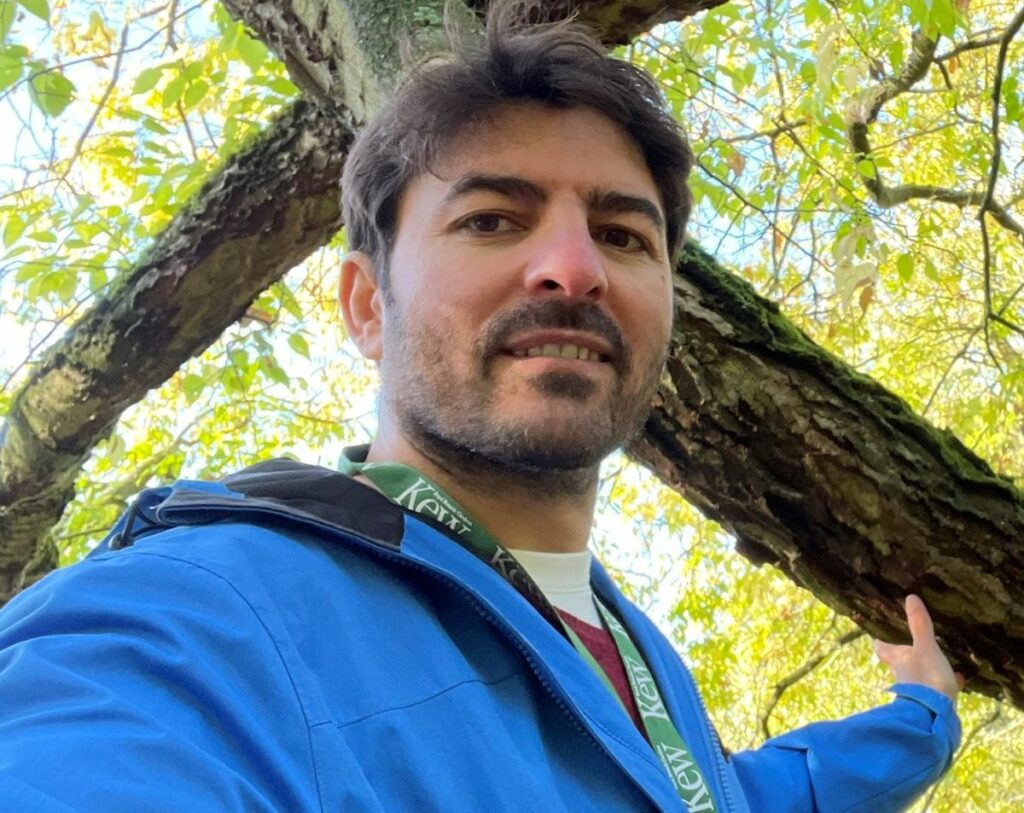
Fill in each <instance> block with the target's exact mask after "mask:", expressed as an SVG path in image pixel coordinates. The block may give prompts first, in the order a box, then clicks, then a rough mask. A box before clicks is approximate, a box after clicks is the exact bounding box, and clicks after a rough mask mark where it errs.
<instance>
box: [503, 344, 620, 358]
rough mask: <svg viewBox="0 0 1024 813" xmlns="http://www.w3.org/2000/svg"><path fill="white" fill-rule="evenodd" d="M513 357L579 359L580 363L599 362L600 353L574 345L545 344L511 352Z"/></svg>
mask: <svg viewBox="0 0 1024 813" xmlns="http://www.w3.org/2000/svg"><path fill="white" fill-rule="evenodd" d="M512 355H513V356H517V357H519V358H526V357H527V356H548V357H550V358H556V359H579V360H580V361H591V360H593V361H599V360H600V358H601V355H600V353H596V352H594V351H593V350H588V349H587V348H585V347H578V346H577V345H575V344H545V345H542V346H539V347H531V348H529V349H528V350H513V351H512Z"/></svg>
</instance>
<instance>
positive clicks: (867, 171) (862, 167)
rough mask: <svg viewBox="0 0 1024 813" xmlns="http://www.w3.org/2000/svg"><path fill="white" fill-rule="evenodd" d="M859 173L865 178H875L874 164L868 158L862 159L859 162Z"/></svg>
mask: <svg viewBox="0 0 1024 813" xmlns="http://www.w3.org/2000/svg"><path fill="white" fill-rule="evenodd" d="M857 172H859V173H860V174H861V175H863V176H864V177H865V178H874V177H875V174H876V173H875V164H874V162H873V161H871V160H870V159H868V158H862V159H861V160H860V161H858V162H857Z"/></svg>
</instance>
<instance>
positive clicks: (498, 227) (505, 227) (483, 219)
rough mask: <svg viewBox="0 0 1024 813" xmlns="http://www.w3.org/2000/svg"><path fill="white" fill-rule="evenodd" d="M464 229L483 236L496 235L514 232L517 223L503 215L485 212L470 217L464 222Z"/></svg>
mask: <svg viewBox="0 0 1024 813" xmlns="http://www.w3.org/2000/svg"><path fill="white" fill-rule="evenodd" d="M462 228H468V229H469V230H470V231H474V232H480V233H481V234H494V233H496V232H505V231H513V230H514V229H515V228H516V225H515V223H513V222H512V221H511V220H509V219H508V218H507V217H504V216H502V215H496V214H491V213H489V212H483V213H481V214H477V215H470V216H469V217H467V218H466V219H465V220H463V221H462Z"/></svg>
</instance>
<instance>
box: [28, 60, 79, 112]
mask: <svg viewBox="0 0 1024 813" xmlns="http://www.w3.org/2000/svg"><path fill="white" fill-rule="evenodd" d="M74 92H75V86H74V84H72V82H71V80H70V79H68V78H67V77H66V76H65V75H64V74H63V73H61V72H60V71H59V70H58V69H56V68H52V69H49V70H46V71H45V72H43V73H37V74H36V75H35V76H34V77H33V78H32V81H31V82H30V83H29V95H30V96H31V97H32V101H33V102H34V103H35V105H36V107H38V108H39V109H40V110H42V111H43V113H45V114H46V115H47V116H50V117H54V118H55V117H57V116H59V115H60V114H61V113H63V112H64V110H65V108H67V106H68V105H69V104H71V97H72V95H73V94H74Z"/></svg>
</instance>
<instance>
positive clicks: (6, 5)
mask: <svg viewBox="0 0 1024 813" xmlns="http://www.w3.org/2000/svg"><path fill="white" fill-rule="evenodd" d="M16 6H17V4H16V3H15V2H14V0H0V42H3V41H4V40H6V39H7V33H8V32H9V31H10V30H11V24H12V23H13V22H14V12H15V11H16Z"/></svg>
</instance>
